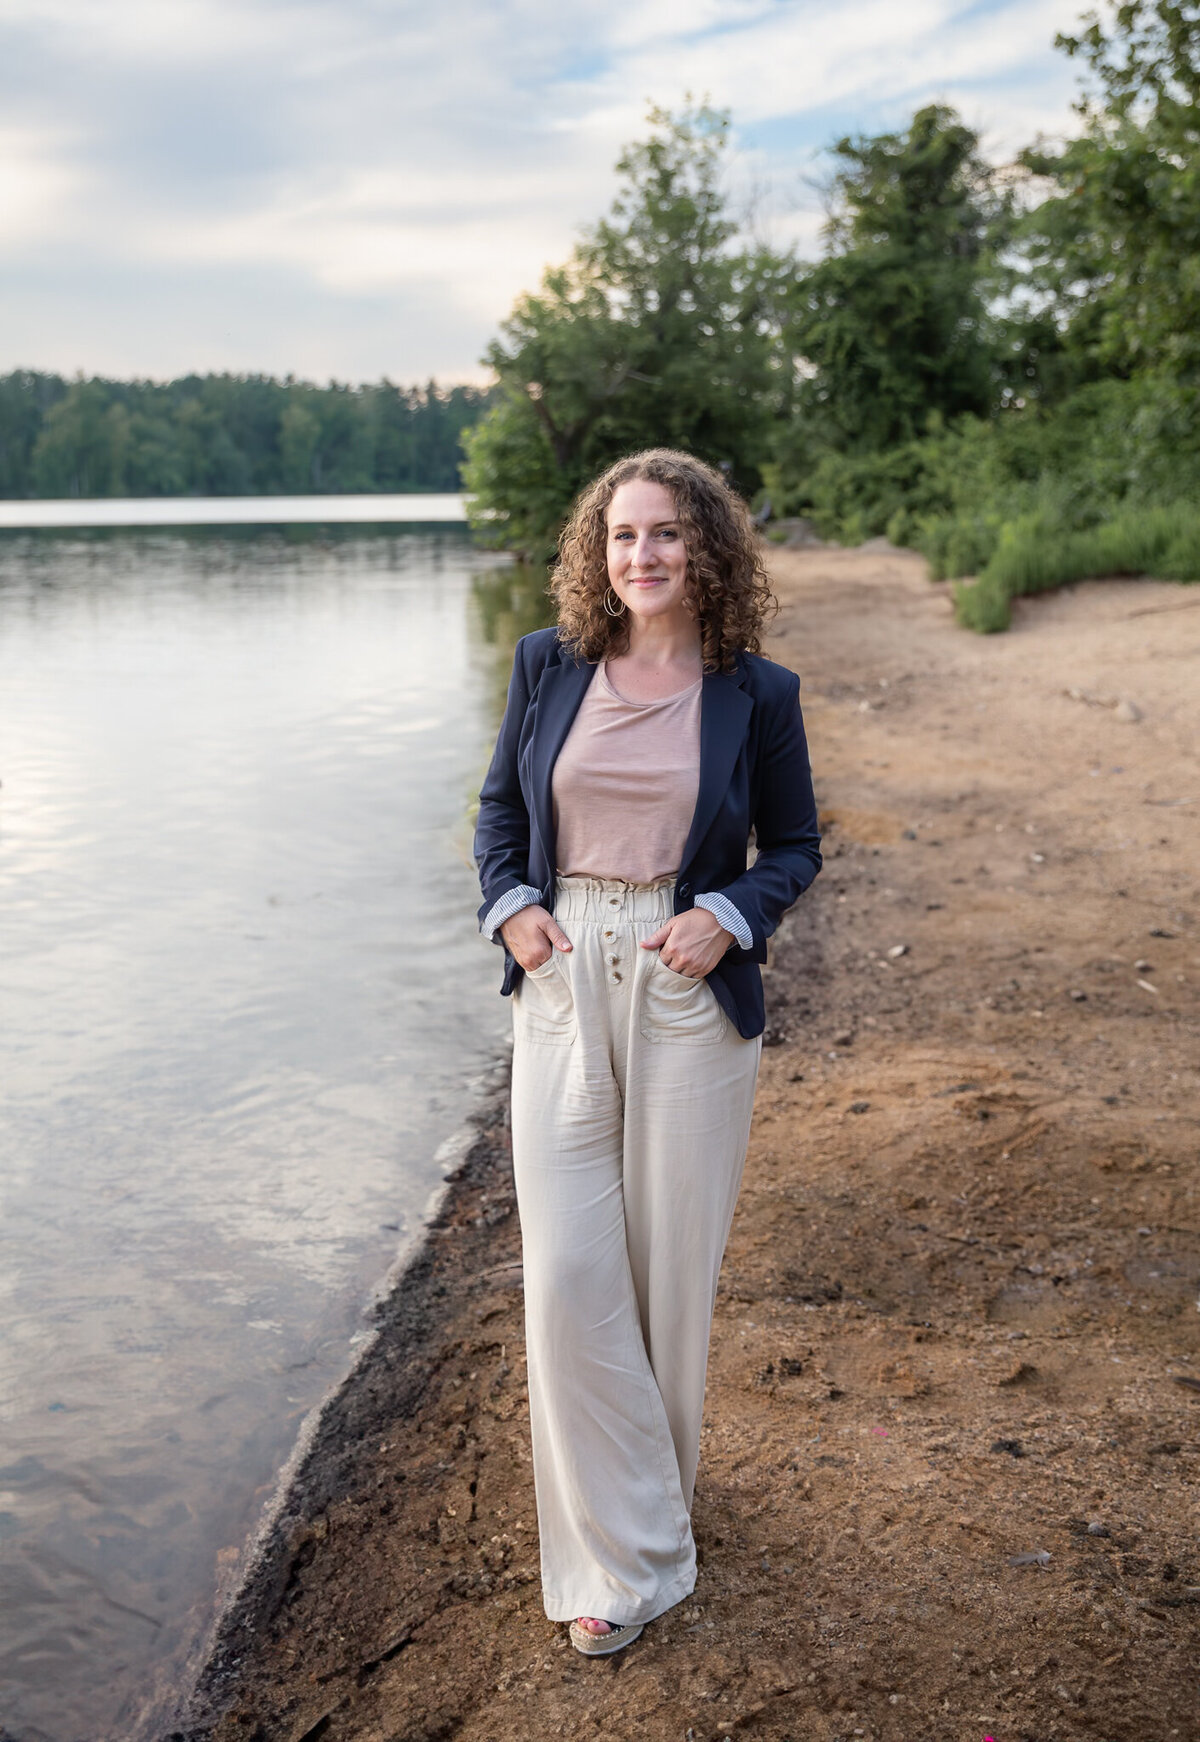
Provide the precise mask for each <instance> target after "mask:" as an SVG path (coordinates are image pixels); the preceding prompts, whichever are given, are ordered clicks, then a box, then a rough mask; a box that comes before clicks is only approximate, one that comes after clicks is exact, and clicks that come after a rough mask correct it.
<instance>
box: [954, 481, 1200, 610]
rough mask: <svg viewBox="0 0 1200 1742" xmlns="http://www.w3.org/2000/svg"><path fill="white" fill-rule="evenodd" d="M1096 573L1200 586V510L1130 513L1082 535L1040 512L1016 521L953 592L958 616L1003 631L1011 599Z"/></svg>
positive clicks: (1177, 507)
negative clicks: (974, 574) (975, 573)
mask: <svg viewBox="0 0 1200 1742" xmlns="http://www.w3.org/2000/svg"><path fill="white" fill-rule="evenodd" d="M1094 575H1156V576H1158V577H1159V578H1161V579H1163V580H1176V581H1200V508H1197V507H1194V506H1192V505H1191V504H1190V503H1182V502H1180V503H1176V504H1174V505H1173V506H1171V507H1164V508H1128V509H1126V510H1124V511H1123V512H1122V513H1119V514H1117V515H1114V516H1113V518H1112V519H1110V520H1106V521H1104V522H1103V523H1102V524H1101V525H1098V526H1093V527H1089V528H1088V529H1087V530H1085V531H1082V532H1071V531H1064V530H1063V528H1062V527H1061V525H1060V524H1059V523H1057V522H1056V521H1052V520H1048V519H1047V518H1046V517H1045V516H1043V515H1037V514H1033V515H1026V516H1023V517H1022V518H1021V519H1019V520H1015V521H1011V522H1009V523H1008V524H1007V525H1006V526H1005V527H1004V528H1003V529H1002V531H1001V534H1000V537H999V539H998V540H997V543H996V548H995V550H994V551H993V553H992V556H991V559H990V561H989V562H988V564H987V567H986V568H985V569H984V570H983V572H982V574H981V575H980V577H979V579H978V580H977V581H976V582H975V584H974V585H973V586H969V587H968V586H963V585H962V584H961V583H960V584H959V585H958V586H956V587H955V589H954V608H955V614H956V616H957V617H958V620H959V622H960V623H963V624H964V625H965V626H966V627H967V628H970V629H977V630H980V631H982V632H983V633H985V634H988V633H991V632H993V631H994V630H997V629H1006V628H1007V627H1008V621H1009V606H1010V602H1011V600H1013V599H1015V598H1018V597H1020V596H1022V595H1024V594H1027V593H1044V592H1046V591H1048V590H1049V589H1050V588H1052V587H1061V586H1065V585H1066V584H1067V583H1068V582H1070V581H1081V580H1087V579H1088V578H1089V577H1091V576H1094Z"/></svg>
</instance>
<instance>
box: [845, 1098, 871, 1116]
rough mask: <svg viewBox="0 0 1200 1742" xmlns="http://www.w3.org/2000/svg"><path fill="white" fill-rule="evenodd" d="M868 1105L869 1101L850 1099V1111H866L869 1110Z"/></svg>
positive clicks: (869, 1104)
mask: <svg viewBox="0 0 1200 1742" xmlns="http://www.w3.org/2000/svg"><path fill="white" fill-rule="evenodd" d="M870 1106H871V1103H870V1102H869V1101H851V1103H850V1111H851V1112H852V1113H866V1112H868V1111H869V1110H870Z"/></svg>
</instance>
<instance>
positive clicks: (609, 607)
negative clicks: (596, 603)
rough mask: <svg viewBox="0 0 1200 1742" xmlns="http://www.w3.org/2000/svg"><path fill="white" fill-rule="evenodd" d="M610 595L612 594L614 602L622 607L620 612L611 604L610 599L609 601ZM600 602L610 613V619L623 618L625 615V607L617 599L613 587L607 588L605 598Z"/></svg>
mask: <svg viewBox="0 0 1200 1742" xmlns="http://www.w3.org/2000/svg"><path fill="white" fill-rule="evenodd" d="M610 593H611V594H612V597H613V599H614V601H615V602H616V604H617V605H620V607H621V608H620V610H619V611H618V610H614V608H613V606H612V605H610V604H609V602H608V599H609V594H610ZM600 602H601V604H602V605H603V606H604V609H605V610H606V611H607V612H608V615H609V616H610V617H623V616H624V615H625V606H624V605H623V604H622V603H621V601H620V599H618V598H617V595H616V594H615V593H614V592H613V590H612V588H611V587H605V589H604V597H603V599H602V600H601V601H600Z"/></svg>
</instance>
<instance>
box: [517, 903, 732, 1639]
mask: <svg viewBox="0 0 1200 1742" xmlns="http://www.w3.org/2000/svg"><path fill="white" fill-rule="evenodd" d="M672 895H673V884H672V882H671V880H669V879H667V880H665V881H663V882H660V883H656V884H641V885H638V884H628V883H612V882H607V881H604V880H601V879H599V878H591V877H564V878H561V879H560V880H559V884H558V891H557V899H556V905H555V918H556V919H557V920H558V923H559V924H560V925H561V926H562V929H563V930H564V932H566V934H567V936H568V937H569V938H570V940H571V943H572V944H573V946H574V948H573V949H572V950H571V951H570V952H569V953H567V952H562V951H558V950H556V951H555V953H554V955H553V956H552V957H551V959H550V961H549V962H547V963H545V964H544V965H543V966H542V967H540V968H537V969H535V970H534V972H533V973H532V974H526V975H525V977H524V979H523V980H522V981H521V982H520V984H519V986H518V987H517V990H516V991H515V992H514V994H513V1028H514V1051H513V1093H512V1125H513V1164H514V1172H515V1176H516V1190H517V1204H518V1209H519V1212H520V1218H521V1233H522V1240H523V1245H524V1259H525V1325H526V1342H527V1353H528V1363H529V1414H530V1423H531V1430H532V1439H533V1469H534V1482H535V1486H536V1490H537V1509H538V1530H539V1534H540V1538H541V1555H542V1588H543V1593H544V1597H545V1604H546V1614H547V1615H548V1616H549V1617H550V1619H551V1620H552V1621H567V1620H572V1619H574V1618H575V1617H576V1616H577V1615H598V1616H600V1617H602V1618H603V1619H604V1620H607V1621H612V1622H622V1623H627V1622H632V1621H650V1620H653V1618H654V1617H655V1616H656V1615H661V1614H662V1613H663V1611H664V1610H666V1609H669V1608H670V1607H671V1605H672V1604H674V1603H677V1602H679V1600H680V1599H681V1598H682V1597H685V1596H687V1594H688V1593H689V1592H690V1591H691V1590H692V1588H693V1586H694V1585H695V1582H696V1554H695V1546H694V1544H693V1541H692V1531H691V1521H690V1517H689V1509H690V1507H691V1502H692V1489H693V1485H694V1483H695V1477H696V1461H697V1457H698V1453H699V1445H700V1419H701V1411H702V1408H703V1403H704V1374H705V1367H706V1364H707V1360H708V1340H709V1331H710V1328H711V1323H712V1311H713V1303H714V1301H715V1298H716V1291H717V1273H718V1271H719V1270H720V1267H721V1255H722V1253H723V1252H724V1249H725V1242H726V1240H727V1238H728V1235H729V1227H730V1223H731V1221H732V1219H733V1210H734V1204H735V1202H736V1200H737V1194H738V1187H739V1185H740V1183H741V1176H742V1166H743V1163H744V1160H745V1154H746V1144H747V1139H748V1136H749V1130H750V1116H751V1112H752V1109H753V1105H754V1085H755V1078H756V1075H757V1072H758V1060H759V1054H760V1052H761V1049H762V1041H761V1039H755V1040H743V1039H742V1038H741V1036H740V1035H739V1034H738V1032H737V1030H736V1029H735V1028H734V1026H733V1024H732V1023H730V1022H729V1021H728V1019H727V1018H726V1016H725V1014H724V1012H723V1011H722V1010H721V1008H720V1006H719V1005H718V1004H717V1001H716V999H715V997H714V996H713V993H712V990H711V989H710V987H709V986H708V985H707V984H706V983H705V982H704V981H703V980H692V979H687V978H685V977H684V976H683V975H681V974H676V973H674V972H673V971H672V970H671V969H670V968H668V967H666V966H665V965H664V964H663V962H662V961H661V960H660V959H659V955H658V952H657V951H656V950H654V951H652V950H642V949H639V948H638V944H639V941H640V940H641V939H642V938H645V937H648V936H649V935H650V933H651V932H653V931H656V930H657V929H658V927H659V926H660V925H661V924H662V923H663V921H664V920H666V919H669V918H670V916H671V914H672V912H673V900H672Z"/></svg>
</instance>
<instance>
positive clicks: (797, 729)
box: [475, 449, 821, 1656]
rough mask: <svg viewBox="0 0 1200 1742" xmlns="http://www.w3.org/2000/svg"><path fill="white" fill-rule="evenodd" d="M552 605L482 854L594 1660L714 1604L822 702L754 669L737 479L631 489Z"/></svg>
mask: <svg viewBox="0 0 1200 1742" xmlns="http://www.w3.org/2000/svg"><path fill="white" fill-rule="evenodd" d="M551 591H552V593H553V595H554V597H555V599H556V601H557V605H558V614H559V622H558V628H557V629H545V630H540V631H538V632H537V633H536V634H533V635H527V636H524V637H523V638H522V640H521V641H520V642H519V643H518V645H517V650H516V658H515V660H514V664H513V675H512V682H511V685H510V687H509V692H508V705H507V708H506V711H505V715H504V721H503V723H502V725H501V728H500V735H499V740H498V742H497V745H496V753H495V756H494V757H493V759H492V764H491V767H490V769H489V770H488V775H487V779H486V780H485V782H484V786H483V791H482V794H481V802H480V811H479V825H478V830H477V833H476V837H475V851H476V858H477V860H478V864H479V871H480V880H481V883H482V886H483V896H484V902H483V906H482V908H481V909H480V923H481V928H482V930H483V931H484V933H485V934H486V935H487V936H488V937H493V938H497V939H498V940H500V941H502V942H503V944H504V948H505V975H504V986H503V990H504V992H505V994H509V993H511V994H513V1007H514V1008H513V1029H514V1051H513V1088H512V1134H513V1169H514V1175H515V1182H516V1190H517V1205H518V1211H519V1214H520V1220H521V1232H522V1240H523V1247H524V1259H525V1314H526V1343H527V1354H528V1367H529V1413H530V1424H531V1433H532V1441H533V1464H534V1482H535V1487H536V1491H537V1506H538V1529H539V1534H540V1538H541V1556H542V1585H543V1592H544V1597H545V1605H546V1613H547V1615H548V1616H549V1617H550V1619H551V1620H552V1621H567V1620H569V1621H571V1623H572V1625H571V1640H572V1643H573V1644H574V1645H575V1646H576V1648H577V1649H578V1650H580V1651H583V1652H585V1653H587V1654H588V1655H595V1656H599V1655H605V1654H607V1653H609V1652H613V1651H618V1650H620V1649H621V1648H622V1646H624V1645H627V1644H629V1643H630V1641H632V1640H633V1639H636V1638H637V1636H638V1634H639V1633H640V1632H641V1631H642V1627H643V1626H644V1624H645V1623H646V1622H647V1621H651V1620H653V1619H654V1618H655V1616H657V1615H661V1614H662V1613H663V1612H664V1610H666V1609H669V1608H670V1607H671V1606H672V1605H673V1604H675V1603H677V1602H679V1601H680V1599H681V1598H683V1597H685V1596H687V1594H688V1593H689V1592H690V1591H691V1590H692V1589H693V1587H694V1585H695V1579H696V1558H695V1546H694V1543H693V1540H692V1532H691V1523H690V1517H689V1512H690V1507H691V1501H692V1490H693V1485H694V1481H695V1474H696V1461H697V1455H698V1451H699V1442H700V1418H701V1408H702V1405H703V1400H704V1376H705V1366H706V1363H707V1357H708V1340H709V1331H710V1327H711V1321H712V1311H713V1305H714V1301H715V1298H716V1288H717V1273H718V1271H719V1270H720V1266H721V1256H722V1253H723V1251H724V1248H725V1241H726V1239H727V1237H728V1234H729V1227H730V1223H731V1221H732V1217H733V1208H734V1203H735V1200H736V1197H737V1192H738V1187H739V1184H740V1181H741V1174H742V1166H743V1162H744V1159H745V1153H746V1144H747V1140H748V1136H749V1130H750V1116H751V1111H752V1108H753V1102H754V1084H755V1078H756V1075H757V1071H758V1061H759V1054H760V1051H761V1048H762V1030H763V997H762V980H761V976H760V974H759V969H758V964H759V963H760V962H763V961H765V960H766V940H767V938H768V937H769V936H770V934H771V933H772V932H773V931H774V930H775V927H776V925H777V924H778V923H779V919H780V917H781V915H782V914H783V913H784V912H785V911H786V909H787V908H788V907H790V906H791V904H792V903H793V902H794V901H795V900H796V898H797V896H798V895H799V894H800V893H801V891H802V890H804V889H805V888H807V886H808V885H809V883H811V882H812V880H813V878H814V877H815V876H816V874H817V872H818V871H819V869H820V866H821V857H820V853H819V851H818V845H819V836H818V834H817V819H816V809H815V806H814V802H813V791H812V781H811V777H810V773H809V765H808V751H807V747H806V744H805V739H804V727H803V724H802V721H801V717H800V706H799V680H798V679H797V678H796V677H795V675H794V674H793V673H791V672H789V671H786V670H784V668H783V667H781V666H777V665H773V664H772V663H771V662H770V661H769V660H767V659H764V658H762V657H760V656H759V655H758V646H759V641H758V636H759V630H760V629H761V627H762V622H763V618H764V615H765V612H766V610H767V608H768V606H769V605H770V604H771V603H772V600H771V594H770V590H769V587H768V585H767V580H766V576H765V574H764V572H763V568H762V563H761V560H760V558H759V555H758V550H757V545H756V542H755V538H754V533H753V529H752V527H751V524H750V520H749V516H748V514H747V512H746V509H745V506H744V505H743V503H742V502H741V501H740V500H739V498H738V497H736V496H735V495H734V494H733V492H732V491H731V490H730V489H729V487H728V486H727V485H726V483H725V482H724V480H723V479H722V478H721V477H720V475H719V474H718V473H716V472H714V471H713V470H712V469H711V468H710V467H708V466H706V465H703V464H702V463H701V462H700V461H698V460H695V459H693V458H691V457H690V456H689V455H686V454H681V453H675V452H673V451H671V450H668V449H652V450H650V451H648V452H646V453H641V454H635V455H633V456H632V457H631V458H629V459H625V460H621V461H619V462H618V463H617V464H616V465H614V466H611V467H610V468H609V470H608V471H607V472H605V473H604V475H603V477H601V478H600V479H599V480H598V481H597V482H596V483H595V484H594V485H593V486H592V487H591V489H589V490H588V491H586V492H585V493H584V494H583V495H582V496H581V497H580V499H579V501H578V502H577V503H576V505H575V509H574V512H573V514H572V516H571V519H570V522H569V524H568V526H567V529H566V531H565V533H564V535H563V539H562V543H561V547H560V559H559V563H558V567H557V568H556V570H555V573H554V579H553V582H552V586H551ZM751 830H753V831H754V833H755V837H756V844H757V850H758V851H757V858H756V860H755V862H754V864H753V865H752V866H751V867H750V868H749V869H747V865H746V859H747V844H748V838H749V835H750V832H751Z"/></svg>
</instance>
